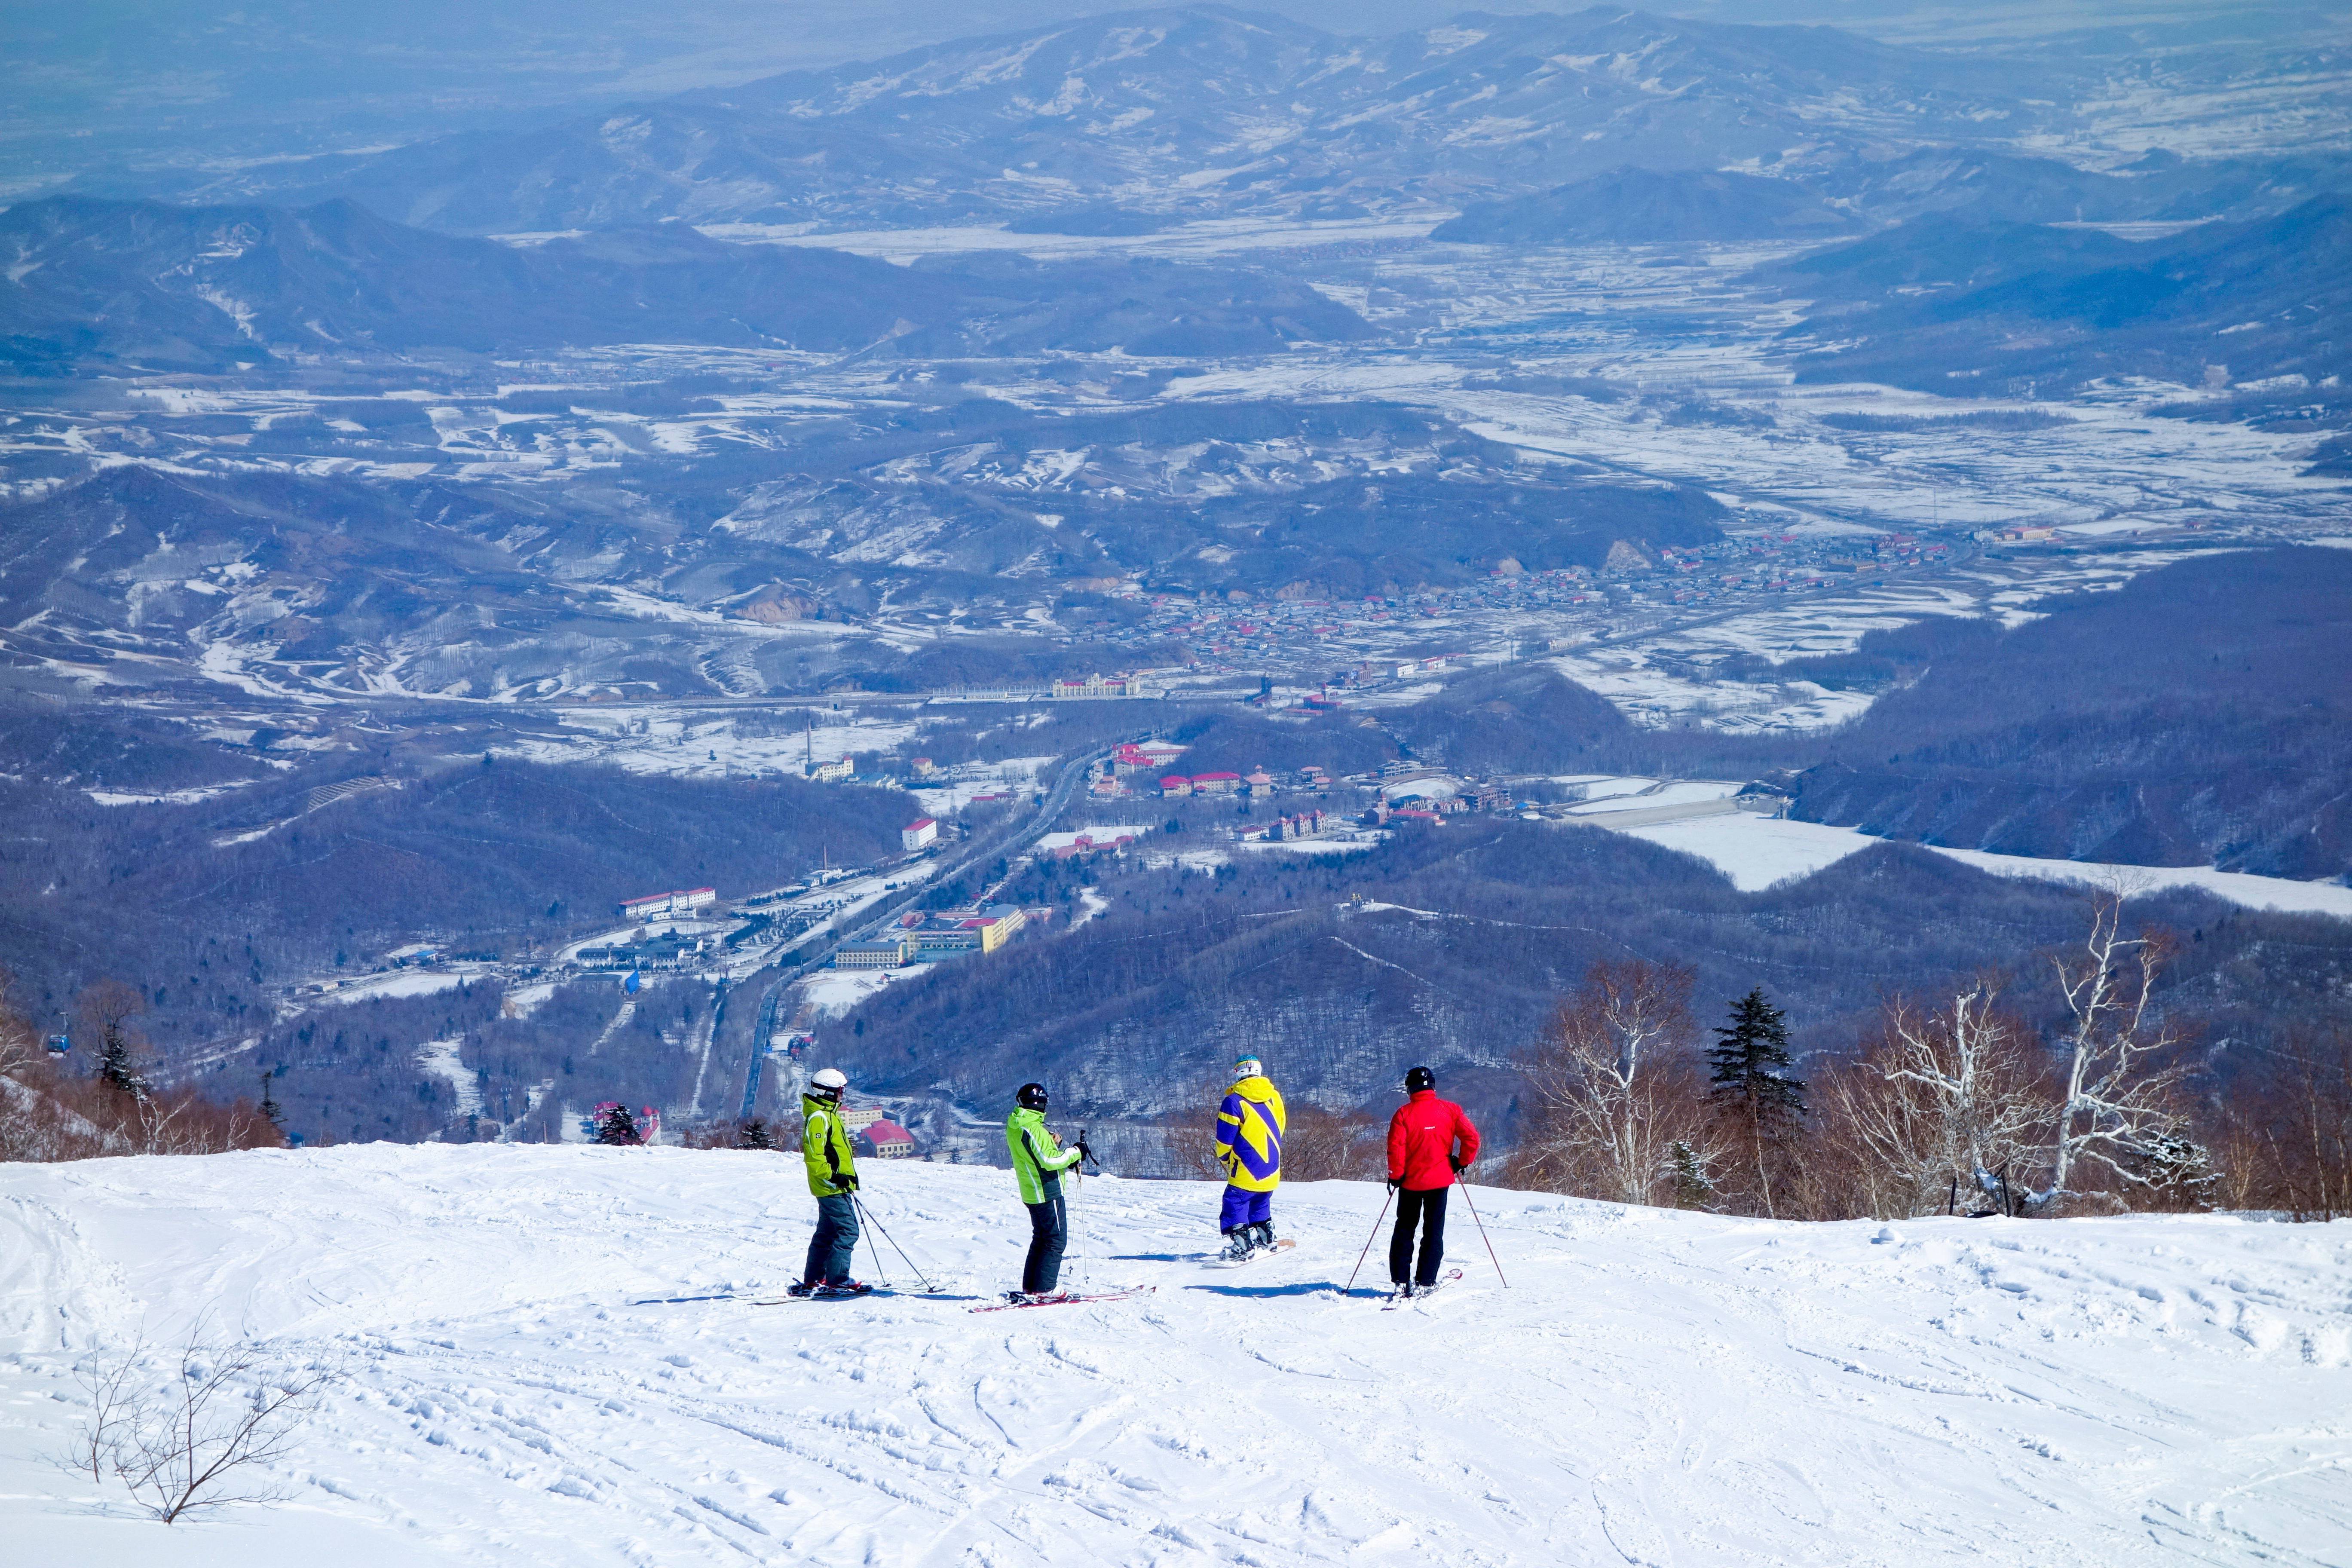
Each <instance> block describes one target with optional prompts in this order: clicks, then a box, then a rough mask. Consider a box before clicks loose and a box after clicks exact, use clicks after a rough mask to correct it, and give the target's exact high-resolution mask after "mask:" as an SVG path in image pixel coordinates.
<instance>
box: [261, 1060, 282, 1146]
mask: <svg viewBox="0 0 2352 1568" xmlns="http://www.w3.org/2000/svg"><path fill="white" fill-rule="evenodd" d="M277 1076H278V1069H277V1068H270V1069H269V1070H268V1071H267V1072H265V1073H263V1074H262V1075H261V1114H262V1115H263V1116H265V1117H267V1118H268V1121H269V1125H271V1126H272V1127H275V1128H276V1129H278V1131H280V1132H283V1131H286V1109H285V1107H283V1106H281V1105H279V1104H278V1101H277V1100H274V1099H272V1098H271V1097H270V1093H269V1080H270V1079H274V1078H276V1077H277Z"/></svg>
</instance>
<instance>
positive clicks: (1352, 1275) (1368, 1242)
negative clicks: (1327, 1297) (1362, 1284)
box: [1339, 1191, 1396, 1296]
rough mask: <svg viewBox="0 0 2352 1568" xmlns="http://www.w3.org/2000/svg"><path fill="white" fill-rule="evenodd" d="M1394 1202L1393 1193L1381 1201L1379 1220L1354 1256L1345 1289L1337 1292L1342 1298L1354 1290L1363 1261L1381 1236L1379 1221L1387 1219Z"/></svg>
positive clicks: (1394, 1195) (1370, 1253)
mask: <svg viewBox="0 0 2352 1568" xmlns="http://www.w3.org/2000/svg"><path fill="white" fill-rule="evenodd" d="M1394 1202H1396V1194H1395V1193H1394V1192H1393V1191H1391V1193H1390V1194H1389V1195H1388V1196H1386V1197H1384V1198H1382V1199H1381V1218H1380V1219H1376V1220H1374V1221H1372V1234H1371V1235H1370V1236H1368V1237H1364V1250H1363V1251H1361V1252H1359V1253H1358V1254H1356V1267H1355V1268H1350V1269H1349V1270H1348V1284H1347V1288H1346V1289H1343V1290H1341V1291H1340V1292H1339V1294H1340V1295H1342V1296H1344V1295H1346V1294H1348V1292H1349V1290H1353V1289H1355V1288H1356V1276H1357V1275H1358V1274H1360V1273H1361V1272H1362V1271H1363V1267H1364V1259H1365V1258H1370V1256H1371V1255H1372V1242H1373V1241H1374V1240H1375V1239H1376V1238H1377V1237H1379V1236H1380V1234H1381V1220H1384V1219H1386V1218H1388V1217H1389V1205H1391V1204H1392V1203H1394Z"/></svg>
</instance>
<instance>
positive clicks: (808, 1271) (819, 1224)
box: [801, 1193, 857, 1285]
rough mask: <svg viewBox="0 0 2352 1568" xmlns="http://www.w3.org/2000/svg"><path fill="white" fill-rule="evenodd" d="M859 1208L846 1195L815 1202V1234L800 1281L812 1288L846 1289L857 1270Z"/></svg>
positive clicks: (840, 1194)
mask: <svg viewBox="0 0 2352 1568" xmlns="http://www.w3.org/2000/svg"><path fill="white" fill-rule="evenodd" d="M856 1251H857V1205H856V1203H854V1202H852V1201H851V1199H850V1195H849V1194H847V1193H835V1194H833V1195H832V1196H831V1197H829V1198H819V1199H817V1201H816V1234H815V1235H814V1236H813V1237H809V1255H808V1267H807V1268H803V1270H801V1279H802V1280H803V1282H805V1283H807V1284H810V1285H845V1284H847V1283H848V1282H849V1271H850V1269H851V1268H854V1267H855V1266H856V1258H855V1255H856Z"/></svg>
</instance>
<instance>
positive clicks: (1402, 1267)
mask: <svg viewBox="0 0 2352 1568" xmlns="http://www.w3.org/2000/svg"><path fill="white" fill-rule="evenodd" d="M1450 1191H1452V1189H1451V1188H1448V1187H1432V1188H1430V1189H1429V1191H1427V1192H1425V1193H1417V1192H1415V1191H1413V1190H1412V1188H1411V1187H1407V1188H1405V1189H1404V1190H1403V1191H1402V1192H1400V1193H1399V1194H1397V1222H1396V1234H1394V1235H1393V1236H1391V1237H1389V1279H1390V1280H1391V1282H1392V1283H1394V1284H1398V1285H1402V1284H1403V1283H1404V1282H1405V1280H1406V1279H1412V1282H1413V1283H1414V1284H1416V1285H1434V1284H1436V1283H1437V1268H1438V1265H1440V1264H1442V1263H1444V1261H1445V1194H1447V1193H1448V1192H1450ZM1415 1225H1418V1226H1420V1227H1421V1267H1420V1268H1418V1269H1413V1268H1412V1261H1413V1258H1412V1231H1413V1226H1415ZM1408 1270H1411V1272H1410V1273H1408Z"/></svg>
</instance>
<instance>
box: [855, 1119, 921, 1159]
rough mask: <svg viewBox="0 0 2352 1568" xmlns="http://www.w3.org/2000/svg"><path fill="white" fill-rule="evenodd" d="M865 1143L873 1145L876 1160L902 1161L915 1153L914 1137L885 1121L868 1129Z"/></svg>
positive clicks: (878, 1122)
mask: <svg viewBox="0 0 2352 1568" xmlns="http://www.w3.org/2000/svg"><path fill="white" fill-rule="evenodd" d="M866 1142H868V1143H871V1144H873V1145H874V1158H876V1159H877V1160H903V1159H905V1158H907V1157H908V1155H909V1154H912V1153H913V1152H915V1135H914V1134H913V1133H911V1132H909V1131H907V1130H906V1129H905V1128H903V1127H901V1126H899V1125H898V1123H897V1122H895V1121H889V1120H887V1119H885V1120H883V1121H877V1122H876V1123H874V1125H872V1126H871V1127H868V1128H867V1129H866Z"/></svg>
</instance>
